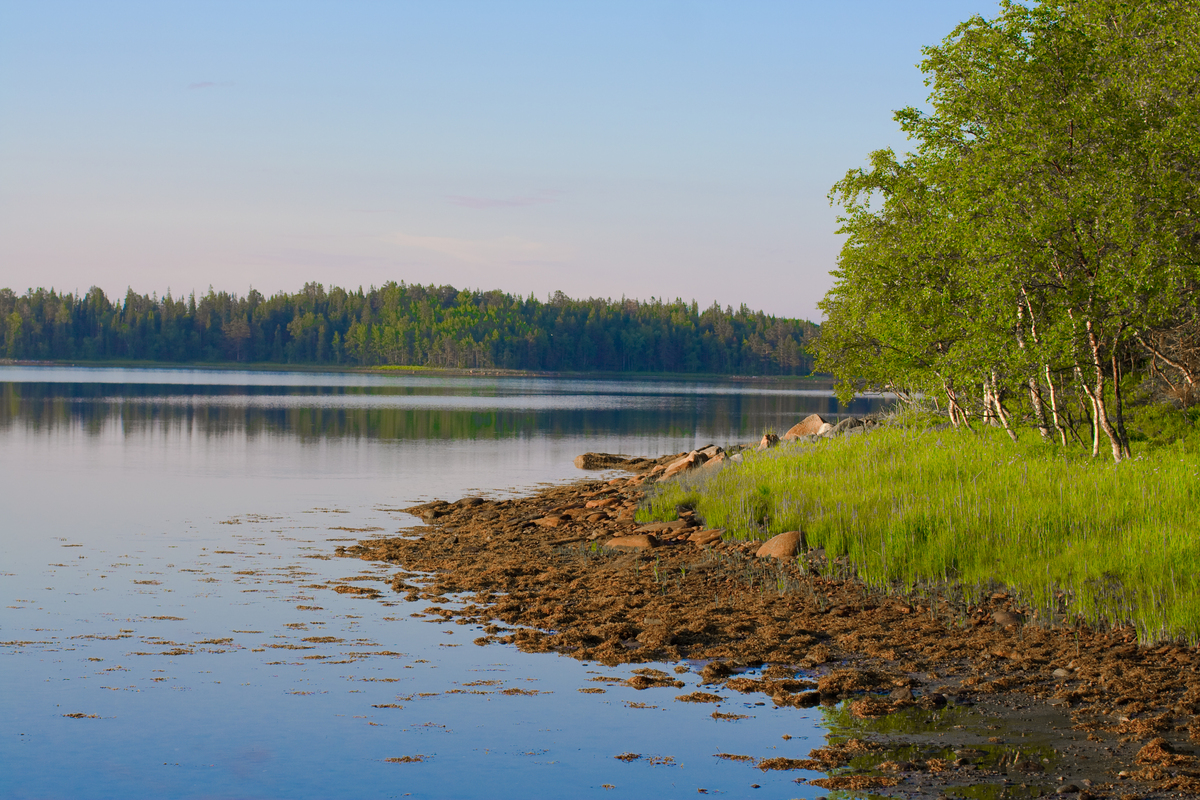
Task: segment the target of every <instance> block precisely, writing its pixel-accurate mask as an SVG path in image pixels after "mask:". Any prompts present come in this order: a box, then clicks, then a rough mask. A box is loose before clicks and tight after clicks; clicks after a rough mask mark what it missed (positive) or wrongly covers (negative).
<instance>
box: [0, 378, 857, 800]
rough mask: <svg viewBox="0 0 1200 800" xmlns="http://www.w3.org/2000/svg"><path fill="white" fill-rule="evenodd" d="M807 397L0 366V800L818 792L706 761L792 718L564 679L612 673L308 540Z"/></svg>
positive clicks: (771, 417) (812, 406)
mask: <svg viewBox="0 0 1200 800" xmlns="http://www.w3.org/2000/svg"><path fill="white" fill-rule="evenodd" d="M870 402H871V403H872V404H875V405H878V403H879V401H878V400H873V401H870ZM857 403H861V406H860V405H857ZM867 403H868V401H856V406H855V407H854V408H853V409H852V410H853V411H854V412H855V413H862V412H864V411H867V410H869V407H868V405H867ZM813 411H819V412H821V413H826V414H828V413H835V412H837V411H838V409H837V407H836V405H835V403H834V401H833V400H832V398H830V397H829V396H827V395H826V394H825V393H822V392H819V391H800V390H796V389H791V388H781V385H779V384H761V385H759V384H734V383H704V384H699V383H681V382H650V381H634V380H622V381H596V380H550V379H508V378H503V379H501V378H479V379H471V378H437V377H430V376H422V375H397V376H394V377H393V376H379V375H359V374H300V373H254V372H213V371H195V370H131V369H77V368H39V367H0V454H2V460H0V596H2V598H3V600H4V602H3V607H0V665H2V666H0V676H2V678H3V687H4V688H3V691H0V795H3V796H4V797H38V798H42V797H46V798H51V797H71V798H80V797H82V798H107V797H113V798H117V797H120V798H137V797H198V798H199V797H204V798H208V797H214V798H233V797H237V798H243V797H263V798H273V797H312V798H318V797H372V798H373V797H409V796H411V797H427V798H507V797H511V798H523V797H529V796H532V795H535V794H536V795H538V796H544V797H564V798H565V797H589V796H596V797H599V796H603V797H606V798H611V797H630V798H635V797H647V796H652V795H653V796H655V797H685V796H686V797H694V796H696V795H697V793H698V790H699V789H706V790H707V792H708V793H723V794H725V795H726V796H732V797H741V796H748V795H750V794H753V796H755V797H763V798H773V797H811V796H816V795H819V794H822V792H821V791H820V790H817V789H813V788H811V787H807V786H802V785H797V784H795V783H793V781H792V779H793V778H796V777H797V776H806V777H810V778H811V777H817V776H816V775H815V774H813V773H798V772H791V773H781V772H767V773H762V772H759V771H758V770H756V769H753V768H751V767H749V766H747V765H746V764H739V763H736V762H730V761H725V760H722V759H717V758H714V757H713V754H714V753H719V752H726V753H741V754H748V755H753V756H756V757H770V756H775V755H785V756H789V757H803V756H805V755H807V753H808V751H809V749H811V748H812V747H814V746H816V745H817V744H820V743H822V741H823V730H822V729H821V727H820V719H821V713H822V712H821V711H820V710H812V711H798V710H796V709H781V710H779V709H773V708H771V707H769V706H760V705H755V704H754V703H753V702H749V703H747V702H746V699H747V698H744V697H742V696H740V695H732V696H730V697H729V698H728V699H727V701H726V702H725V703H723V704H722V705H721V706H720V710H722V711H725V712H727V713H730V712H731V713H742V714H747V715H750V716H751V718H750V719H746V720H743V721H732V722H731V721H720V720H714V719H713V718H711V716H710V714H711V713H712V711H713V707H712V706H701V705H694V704H684V703H676V702H674V701H673V697H674V696H675V695H676V694H680V693H682V692H680V691H678V690H674V689H649V690H645V691H642V692H638V691H635V690H633V689H631V688H625V687H612V686H607V685H606V684H605V683H603V682H595V681H593V680H592V679H593V678H597V677H600V676H617V677H627V676H628V675H629V674H630V673H629V669H628V668H618V669H609V668H605V667H603V666H600V665H595V664H586V663H580V662H577V661H575V660H573V659H569V658H565V657H559V656H554V655H528V654H522V653H519V652H517V651H516V650H515V649H513V648H511V647H507V646H501V645H489V646H487V647H477V646H475V645H473V644H472V640H473V639H474V638H476V637H477V636H479V635H481V634H480V631H479V630H478V629H476V628H475V627H473V626H460V625H455V624H452V623H449V624H448V623H443V622H440V621H439V620H438V619H437V618H436V617H435V618H430V617H428V616H423V615H420V612H421V610H422V609H424V608H427V607H428V606H429V603H428V602H427V601H422V602H418V603H413V604H409V603H405V602H404V601H402V600H399V599H390V598H393V597H394V596H393V595H391V594H390V593H388V594H386V595H385V597H387V598H389V599H387V600H384V601H380V600H360V599H354V598H352V597H350V596H346V595H339V594H336V593H334V592H332V591H330V590H329V588H327V587H326V583H327V582H328V581H330V580H333V579H338V578H346V577H361V578H363V579H379V578H386V577H387V576H388V575H390V574H391V573H392V572H394V571H395V570H394V569H393V568H384V567H379V566H375V565H372V564H369V563H367V562H361V561H351V560H346V559H331V558H329V554H331V553H332V551H333V548H334V547H335V546H336V545H337V543H338V542H343V541H348V540H354V539H357V538H361V537H363V536H371V535H387V534H390V533H394V532H395V531H397V530H398V529H399V528H401V527H405V526H407V525H411V524H414V523H415V522H416V521H415V520H414V519H412V518H411V517H409V516H407V515H405V514H403V513H400V512H398V511H396V510H395V509H397V508H403V507H406V506H409V505H412V504H413V503H417V502H421V501H424V500H427V499H431V498H443V499H448V500H454V499H457V498H458V497H462V496H464V495H467V494H476V493H481V494H486V495H489V496H497V497H498V496H505V495H508V494H512V493H514V492H521V491H525V490H528V489H529V488H530V487H533V486H535V485H537V484H539V483H545V482H562V481H569V480H572V479H576V478H578V477H580V476H581V475H582V474H583V473H580V472H579V471H578V470H575V469H574V467H573V466H572V459H573V458H574V456H575V455H577V454H579V453H581V452H585V451H589V450H594V451H609V452H622V453H628V454H631V455H659V454H661V453H665V452H676V451H680V450H684V449H688V448H691V447H694V446H696V445H703V444H707V443H709V442H718V443H722V444H725V443H730V442H738V441H742V442H744V441H750V440H752V439H755V438H757V437H758V436H759V435H761V433H762V431H763V430H764V429H766V428H774V429H776V430H778V431H782V430H785V429H786V428H787V427H788V426H790V425H791V424H793V423H794V422H795V421H797V420H798V419H800V418H801V417H802V416H804V415H805V414H808V413H811V412H813ZM365 585H375V584H365ZM308 640H312V641H308ZM657 666H659V667H660V668H663V669H666V670H668V671H670V670H671V669H672V668H673V667H674V666H675V665H674V664H667V665H657ZM683 677H684V679H685V680H686V681H687V682H688V683H689V687H688V688H687V689H685V690H683V691H684V692H686V691H692V690H693V688H695V686H694V685H695V684H697V683H698V678H697V676H695V675H694V674H693V675H687V676H683ZM597 687H600V688H606V691H605V692H604V693H603V694H592V693H581V692H580V691H579V689H581V688H597ZM514 688H516V689H522V690H526V691H530V692H536V694H510V695H505V694H502V693H501V692H502V691H503V690H505V689H514ZM633 703H637V704H645V705H646V706H649V707H647V708H636V707H632V706H631V704H633ZM70 714H76V715H83V716H82V717H71V716H66V715H70ZM783 734H790V735H791V736H792V737H794V738H792V739H790V740H784V739H783V738H782V736H783ZM624 752H635V753H641V754H645V755H650V756H659V757H670V758H671V759H672V760H671V761H669V762H667V763H660V764H654V763H651V762H650V761H648V760H644V759H643V760H640V761H637V762H633V763H625V762H622V761H618V760H616V759H614V758H613V757H614V756H615V755H618V754H621V753H624ZM405 756H409V757H416V756H420V757H421V760H420V761H416V762H409V763H399V762H395V761H388V759H399V758H403V757H405ZM755 783H757V784H760V785H761V787H762V788H761V789H758V790H753V789H751V788H750V787H751V784H755Z"/></svg>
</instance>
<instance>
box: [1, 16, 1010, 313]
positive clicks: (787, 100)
mask: <svg viewBox="0 0 1200 800" xmlns="http://www.w3.org/2000/svg"><path fill="white" fill-rule="evenodd" d="M996 8H997V5H996V2H995V0H987V2H983V1H982V0H954V1H949V0H947V1H943V0H928V1H926V2H919V3H897V2H894V0H889V1H888V2H877V1H876V0H869V1H868V0H861V1H858V2H856V1H855V0H844V1H843V2H838V3H830V2H808V0H792V1H791V2H756V0H737V2H733V0H730V1H729V2H722V3H710V2H705V1H704V0H688V2H656V1H655V0H636V2H623V1H622V0H602V1H597V2H588V1H587V0H572V1H571V2H561V0H556V1H555V2H516V1H515V0H511V1H510V0H488V1H487V2H483V0H479V1H477V2H468V1H467V0H425V1H424V2H402V1H401V0H394V1H393V2H366V1H365V0H341V1H339V2H333V1H332V0H330V1H329V2H306V0H287V2H267V1H266V0H251V1H250V2H247V1H246V0H238V2H218V1H208V2H188V0H172V2H169V3H164V2H161V0H154V2H144V3H139V2H123V1H122V0H106V2H103V3H96V2H91V0H88V1H87V2H56V0H39V2H36V3H31V2H27V1H26V0H0V287H8V288H11V289H13V290H14V291H17V292H18V293H20V292H24V291H25V290H26V289H29V288H33V287H46V288H50V287H54V288H56V289H58V290H60V291H71V292H74V291H77V290H78V291H86V290H87V289H88V288H89V287H91V286H99V287H100V288H102V289H103V290H104V291H105V292H106V293H108V294H109V296H123V295H124V294H125V292H126V290H127V289H128V288H132V289H133V290H134V291H137V292H139V293H146V294H149V293H151V292H157V293H158V294H160V295H162V294H165V293H166V292H167V291H170V292H171V293H172V294H173V295H174V296H180V295H185V294H187V293H189V292H191V291H196V292H197V293H203V292H205V291H207V290H208V287H209V286H212V287H214V288H215V289H217V290H226V291H232V292H236V293H238V294H245V293H246V292H247V291H248V290H249V289H250V288H251V287H253V288H255V289H257V290H259V291H260V292H263V293H264V294H271V293H273V292H276V291H296V290H298V289H299V288H300V287H301V286H303V285H304V284H305V283H306V282H309V281H316V282H319V283H323V284H325V285H326V287H328V286H331V285H337V286H345V287H349V288H357V287H359V286H362V287H364V288H365V287H368V286H372V285H375V286H378V285H382V284H383V283H385V282H387V281H397V282H399V281H405V282H407V283H410V284H412V283H421V284H429V283H435V284H439V285H441V284H450V285H452V286H455V287H458V288H470V289H485V290H488V289H501V290H504V291H507V292H512V293H515V294H521V295H525V296H527V295H529V294H533V295H535V296H538V297H543V298H544V297H547V296H549V295H551V294H553V292H554V291H556V290H561V291H563V292H565V293H566V294H568V295H570V296H573V297H612V298H619V297H631V298H639V299H643V300H646V299H649V298H651V297H655V298H666V299H674V298H676V297H679V298H683V299H684V300H688V301H690V300H695V301H697V302H698V303H699V304H700V305H701V307H707V306H709V305H711V304H712V303H713V302H717V303H719V304H720V305H721V306H733V307H735V308H736V307H737V306H738V305H740V304H742V303H745V304H746V305H748V306H749V307H750V308H752V309H761V310H763V311H766V312H767V313H769V314H775V315H780V316H787V317H802V318H808V319H813V320H819V319H820V311H819V310H818V309H817V303H818V301H819V300H820V299H821V297H822V296H823V295H824V294H825V292H826V291H827V290H828V289H829V287H830V286H831V284H832V280H833V279H832V277H831V276H830V274H829V271H830V270H831V269H834V268H835V267H836V259H837V253H838V250H839V248H840V247H841V237H840V236H839V235H838V234H837V233H836V229H837V210H836V209H834V208H831V207H830V204H829V201H828V198H827V195H828V192H829V189H830V186H831V185H832V184H833V183H834V182H835V181H836V180H838V179H839V178H840V177H841V176H843V175H844V174H845V173H846V171H847V170H849V169H852V168H856V167H859V166H862V165H864V164H865V162H866V157H867V155H868V153H870V152H871V151H872V150H876V149H879V148H883V147H893V148H895V149H897V150H898V151H903V150H905V149H906V141H905V139H904V136H903V134H901V133H900V131H899V130H898V127H897V125H896V123H895V121H894V120H893V117H892V115H893V112H894V111H895V110H896V109H899V108H902V107H904V106H909V105H921V104H923V102H924V101H925V98H926V96H927V95H928V89H927V88H926V87H925V86H924V82H923V80H924V76H923V75H922V74H921V72H920V70H919V69H918V67H917V64H918V63H919V62H920V60H921V48H922V47H923V46H926V45H932V44H936V43H937V42H939V41H940V40H941V39H943V38H944V37H945V36H946V35H947V34H949V33H950V32H951V31H952V30H953V28H954V26H955V25H956V24H957V23H958V22H960V21H963V20H965V19H967V18H968V17H970V16H971V15H972V14H976V13H978V14H982V15H984V16H992V15H994V14H995V13H996Z"/></svg>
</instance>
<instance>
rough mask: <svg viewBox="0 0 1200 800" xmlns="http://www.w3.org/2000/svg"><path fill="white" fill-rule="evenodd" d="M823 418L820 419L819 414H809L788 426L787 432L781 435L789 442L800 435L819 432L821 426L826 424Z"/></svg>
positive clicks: (810, 434) (811, 434)
mask: <svg viewBox="0 0 1200 800" xmlns="http://www.w3.org/2000/svg"><path fill="white" fill-rule="evenodd" d="M827 424H828V423H827V422H825V420H823V419H821V415H820V414H809V415H808V416H807V417H805V418H804V419H802V420H800V421H799V422H797V423H796V424H795V425H793V426H792V427H790V428H788V432H787V433H785V434H784V435H783V440H784V441H785V442H790V441H792V440H793V439H799V438H800V437H801V436H813V435H816V434H819V433H820V432H821V426H822V425H827Z"/></svg>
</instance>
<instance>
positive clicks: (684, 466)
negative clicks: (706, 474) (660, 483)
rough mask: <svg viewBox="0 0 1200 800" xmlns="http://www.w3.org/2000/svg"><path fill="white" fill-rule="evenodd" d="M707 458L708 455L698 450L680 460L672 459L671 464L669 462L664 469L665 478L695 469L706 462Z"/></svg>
mask: <svg viewBox="0 0 1200 800" xmlns="http://www.w3.org/2000/svg"><path fill="white" fill-rule="evenodd" d="M707 460H708V458H707V456H703V455H701V454H700V453H698V452H696V451H692V452H690V453H688V454H687V455H686V456H684V457H683V458H681V459H679V460H678V461H672V462H671V463H670V464H668V465H667V468H666V469H665V470H663V480H666V479H668V478H673V477H675V476H676V475H678V474H679V473H681V472H685V471H687V470H689V469H695V468H696V467H699V466H701V465H702V464H704V462H705V461H707Z"/></svg>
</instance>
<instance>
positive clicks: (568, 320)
mask: <svg viewBox="0 0 1200 800" xmlns="http://www.w3.org/2000/svg"><path fill="white" fill-rule="evenodd" d="M815 330H816V326H815V325H813V324H812V323H810V322H806V321H802V320H795V319H786V318H780V317H773V316H769V315H767V314H764V313H762V312H761V311H751V310H750V309H748V308H747V307H746V306H745V305H744V304H743V305H742V306H741V307H740V308H738V309H737V310H736V311H735V310H733V309H732V308H728V307H727V308H725V309H721V308H720V307H719V306H718V305H716V304H713V306H712V307H711V308H708V309H705V310H704V311H701V310H700V309H699V308H698V307H697V305H696V303H695V302H694V301H693V302H692V303H685V302H683V301H682V300H675V301H673V302H666V301H662V300H655V299H653V298H652V299H651V301H650V302H640V301H637V300H626V299H622V300H610V299H595V298H592V299H588V300H573V299H571V298H569V297H567V296H566V295H564V294H563V293H562V292H556V293H555V294H554V296H553V297H551V298H550V299H549V300H547V301H544V302H543V301H540V300H538V299H536V298H534V297H532V296H530V297H527V298H522V297H519V296H514V295H511V294H506V293H504V292H500V291H490V292H482V291H459V290H458V289H455V288H454V287H452V286H433V285H430V286H420V285H408V284H405V283H388V284H385V285H384V286H382V287H379V288H374V287H372V288H371V289H370V290H368V291H363V290H362V289H361V288H360V289H358V290H357V291H349V290H346V289H341V288H337V287H334V288H331V289H329V290H328V291H326V290H325V288H324V287H323V286H322V285H321V284H319V283H308V284H305V286H304V288H303V289H302V290H301V291H299V292H296V293H295V294H287V293H279V294H275V295H273V296H271V297H265V296H263V295H262V294H261V293H259V292H257V291H255V290H253V289H251V290H250V292H249V293H248V294H247V295H246V296H244V297H239V296H238V295H236V294H231V293H228V292H214V291H213V290H212V289H211V288H210V289H209V291H208V293H207V294H205V295H203V296H201V297H196V296H195V294H194V293H193V294H192V295H191V296H189V297H187V298H186V299H183V298H173V297H171V296H170V293H168V294H167V296H165V297H161V298H160V297H158V296H157V295H156V294H155V295H140V294H137V293H135V292H134V291H132V290H130V291H129V292H128V293H127V294H126V295H125V299H124V300H123V301H117V302H113V301H111V300H109V298H108V297H106V296H105V294H104V292H103V291H101V290H100V289H98V288H95V287H93V288H91V289H89V290H88V292H87V293H86V294H84V295H83V296H75V295H72V294H69V293H64V294H60V293H58V292H55V291H54V290H53V289H49V290H47V289H36V290H34V289H31V290H29V291H27V292H25V294H23V295H17V294H16V293H14V292H13V291H11V290H10V289H0V356H3V357H7V358H9V359H25V360H72V361H90V360H97V361H99V360H145V361H159V362H177V363H178V362H204V361H210V362H211V361H236V362H243V363H273V364H330V365H337V364H343V365H361V366H373V365H401V366H423V367H442V368H503V369H522V370H547V371H580V372H583V371H620V372H679V373H714V374H757V375H804V374H807V373H809V372H810V371H811V367H812V364H811V357H810V356H809V355H808V354H807V352H806V351H805V349H804V344H805V342H806V341H807V340H808V339H810V338H811V337H812V335H813V334H814V333H815Z"/></svg>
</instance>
